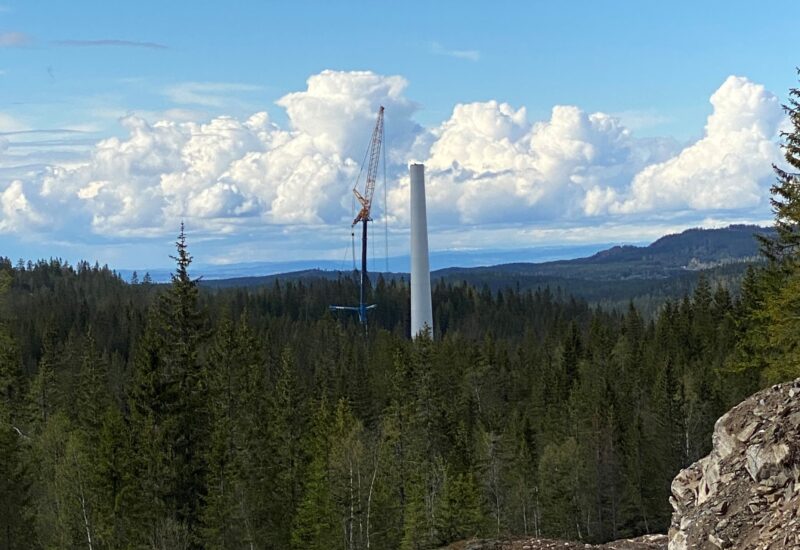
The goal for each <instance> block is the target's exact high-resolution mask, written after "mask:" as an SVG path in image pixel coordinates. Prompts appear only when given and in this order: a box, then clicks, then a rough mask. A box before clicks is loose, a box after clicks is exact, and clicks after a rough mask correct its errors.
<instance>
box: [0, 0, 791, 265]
mask: <svg viewBox="0 0 800 550" xmlns="http://www.w3.org/2000/svg"><path fill="white" fill-rule="evenodd" d="M793 7H795V6H793V3H792V2H788V1H787V2H781V1H774V2H764V3H755V2H740V1H736V0H733V1H732V0H728V1H724V2H722V1H715V0H710V1H705V2H688V1H687V2H684V1H673V2H633V1H628V2H622V1H613V0H612V1H609V2H590V1H573V2H536V1H528V2H510V1H497V2H492V3H490V4H489V3H483V2H469V1H463V0H462V1H460V2H449V1H438V2H413V1H407V2H402V3H399V2H397V3H386V2H305V1H298V2H263V1H259V2H247V1H239V2H226V3H221V2H203V1H194V2H180V1H175V2H163V1H161V2H151V1H145V0H140V1H137V2H135V3H134V2H125V1H120V2H108V1H104V2H94V1H75V2H58V1H43V0H26V1H10V0H0V255H2V256H8V257H11V258H12V259H16V258H25V259H36V258H40V257H61V258H64V259H67V260H69V261H72V262H74V261H77V260H79V259H87V260H89V261H91V262H94V261H98V262H100V263H101V264H108V265H110V266H111V267H113V268H118V269H132V268H145V267H163V266H168V265H169V264H170V262H171V260H170V259H169V254H170V253H171V251H172V244H171V243H172V242H173V241H174V239H175V235H176V233H177V231H178V228H179V225H180V223H181V221H183V222H185V224H186V230H187V235H188V240H189V244H190V249H191V250H192V252H193V254H194V256H195V258H196V260H197V261H198V262H200V263H201V264H205V265H232V264H240V263H246V262H265V261H272V262H287V261H299V260H334V259H337V258H341V257H343V255H344V256H346V255H347V254H348V253H349V252H348V251H349V250H351V236H350V225H349V224H350V221H351V220H352V218H353V201H352V193H351V189H352V187H353V184H354V182H355V179H356V176H357V175H358V171H359V168H360V165H361V160H362V158H363V155H364V151H365V150H366V147H367V144H368V140H369V137H370V133H371V130H372V126H373V125H374V121H375V116H376V112H377V109H378V107H379V106H380V105H384V106H385V107H386V147H387V155H386V159H387V163H386V164H387V165H386V170H385V174H386V180H385V185H384V181H383V178H381V181H379V187H378V189H377V191H376V205H375V207H374V209H373V217H374V218H375V223H374V224H373V233H374V232H375V231H378V234H379V237H378V238H377V239H373V240H377V241H378V249H377V250H376V251H375V252H373V255H375V256H379V257H380V256H383V255H385V246H384V245H385V243H382V242H380V241H382V240H383V232H384V231H386V232H388V249H389V256H392V257H394V256H402V255H404V254H405V253H406V251H407V248H408V174H407V166H408V163H409V162H424V163H425V165H426V176H427V199H428V218H429V220H428V221H429V229H430V243H431V248H432V250H434V251H438V252H445V251H470V250H475V251H486V250H515V249H520V250H524V249H530V248H532V247H544V246H547V247H552V246H561V245H564V246H576V245H580V246H584V245H587V244H593V243H594V244H598V243H631V242H634V243H641V242H647V241H651V240H654V239H656V238H657V237H659V236H661V235H663V234H665V233H670V232H676V231H680V230H682V229H685V228H688V227H696V226H703V227H718V226H723V225H727V224H729V223H741V222H746V223H768V222H769V220H770V218H771V213H770V207H769V187H770V185H771V183H772V181H773V180H774V178H773V174H772V169H771V165H772V163H780V160H781V151H780V137H779V132H780V131H781V129H782V128H783V129H785V128H786V124H787V122H786V120H785V116H784V114H783V113H782V110H781V103H782V102H784V101H785V99H786V96H787V93H788V90H789V88H790V87H792V86H795V85H796V84H797V78H796V73H795V66H797V65H798V64H800V59H799V58H798V57H797V56H796V54H795V55H793V53H794V52H796V51H797V48H796V44H795V43H794V39H795V36H796V28H797V24H798V16H797V15H796V12H797V10H796V9H792V8H793ZM519 259H520V260H524V259H525V258H524V257H520V258H519Z"/></svg>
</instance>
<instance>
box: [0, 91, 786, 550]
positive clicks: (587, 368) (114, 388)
mask: <svg viewBox="0 0 800 550" xmlns="http://www.w3.org/2000/svg"><path fill="white" fill-rule="evenodd" d="M790 97H791V101H790V106H789V108H788V114H789V117H790V120H791V122H792V123H793V124H794V128H795V131H794V133H791V134H787V135H786V136H785V152H786V160H787V162H788V163H789V164H790V165H791V166H792V167H794V168H797V169H800V131H798V130H799V129H800V110H798V104H797V99H798V98H800V91H798V90H793V91H792V94H791V96H790ZM776 172H777V180H776V183H775V185H774V187H773V207H774V211H775V230H776V233H775V236H774V237H764V238H763V239H762V251H763V254H764V257H765V262H764V263H763V265H760V266H759V267H756V268H752V269H750V270H749V271H748V273H747V275H746V276H745V277H744V280H743V282H742V285H741V288H740V289H731V288H728V287H727V286H726V285H725V284H722V283H720V282H718V281H714V280H710V279H707V278H701V279H700V280H699V282H698V283H697V285H696V287H695V289H694V290H693V291H692V293H691V294H689V295H686V296H684V297H683V298H681V299H678V300H670V301H666V302H665V303H664V304H663V305H662V306H661V307H660V308H659V310H658V312H657V314H656V315H654V316H652V317H644V316H642V315H641V314H640V313H639V312H637V310H636V308H635V307H634V306H633V305H631V306H629V307H627V308H623V309H622V310H621V311H620V310H617V309H603V308H601V307H599V306H590V305H589V304H588V303H586V302H585V301H582V300H578V299H575V298H572V297H570V296H569V295H567V294H565V293H563V292H560V291H558V289H552V288H546V287H543V288H537V289H527V290H517V289H516V288H514V286H513V285H511V286H508V287H506V288H503V289H501V290H496V291H495V290H491V289H489V288H488V287H483V288H476V287H474V286H471V285H469V284H467V283H444V282H442V283H440V284H438V285H437V286H436V287H435V289H434V294H433V301H434V319H435V326H434V327H433V338H431V337H430V335H428V336H422V337H419V338H417V339H415V340H413V341H412V340H410V339H409V338H408V335H407V333H408V325H409V319H408V309H409V307H408V289H407V286H405V285H404V284H403V283H402V282H399V281H388V282H387V281H384V280H381V279H378V280H376V281H374V284H373V286H372V288H371V295H372V301H374V302H375V303H378V304H379V307H378V309H377V310H375V312H374V313H371V315H372V317H371V320H370V323H369V326H368V330H367V331H366V332H365V331H364V330H363V329H362V327H361V326H360V325H358V324H357V323H356V321H355V319H353V318H348V317H346V316H333V315H332V314H331V313H330V312H329V311H328V310H327V306H328V304H331V303H343V302H344V303H346V301H348V300H352V299H353V297H354V296H355V295H356V293H357V287H356V282H355V280H354V279H350V278H340V279H338V280H335V281H330V280H316V281H304V282H297V283H293V282H275V283H273V284H272V285H271V286H262V287H258V288H224V289H213V288H201V287H200V285H199V281H198V280H197V279H195V278H192V275H191V262H192V257H191V255H190V252H189V247H188V243H187V237H186V234H185V233H184V232H183V229H181V232H180V234H179V236H178V239H177V242H176V251H175V256H174V259H175V264H176V265H175V272H174V275H173V279H172V282H171V284H168V285H155V284H152V283H151V282H149V281H147V280H146V279H143V280H142V281H141V282H140V281H135V282H126V281H123V280H122V279H121V278H120V277H118V276H117V275H115V273H114V272H113V271H111V270H109V269H108V268H106V267H100V266H97V265H94V266H92V265H90V264H88V263H79V264H78V265H76V266H70V265H68V264H67V263H65V262H62V261H59V260H50V261H39V262H35V263H34V262H28V263H25V262H22V261H20V262H17V263H16V264H15V263H13V262H12V261H11V260H10V259H7V258H4V259H2V260H0V295H2V298H1V300H2V303H1V304H0V318H1V319H2V323H0V495H1V497H0V548H2V549H12V548H14V549H16V548H41V549H49V548H58V549H62V548H89V549H90V550H95V549H105V548H115V549H116V548H156V549H165V550H166V549H199V548H209V549H210V548H250V549H267V548H270V549H285V548H295V549H329V548H341V549H344V550H355V549H372V548H374V549H395V548H403V549H421V548H432V547H437V546H440V545H443V544H446V543H448V542H450V541H455V540H459V539H465V538H470V537H475V536H478V537H498V536H505V535H524V534H528V535H537V536H548V537H555V538H563V539H573V540H584V541H590V542H591V541H606V540H611V539H615V538H620V537H624V536H628V535H637V534H642V533H652V532H664V531H665V530H666V528H667V526H668V522H669V518H670V513H671V509H670V505H669V502H668V497H669V485H670V481H671V480H672V478H673V476H674V475H675V474H676V473H677V472H678V471H679V470H680V469H681V468H682V467H685V466H687V465H688V464H690V463H692V462H693V461H695V460H697V459H699V458H700V457H702V456H703V455H705V454H706V453H707V452H708V450H709V448H710V445H711V432H712V428H713V425H714V422H715V420H716V419H717V418H718V417H719V416H720V415H721V414H722V413H724V412H725V411H726V410H727V409H728V408H729V407H731V406H732V405H734V404H735V403H737V402H739V401H740V400H741V399H743V398H744V397H745V396H747V395H749V394H750V393H752V392H753V391H754V390H756V389H757V388H760V387H762V386H764V385H767V384H770V383H773V382H776V381H779V380H784V379H787V378H793V377H796V376H798V375H800V348H799V347H798V346H797V345H796V342H797V334H798V332H799V331H800V314H799V313H800V230H799V229H798V228H799V227H800V225H798V223H799V222H800V178H798V175H797V174H795V173H790V172H785V171H783V170H781V169H777V168H776ZM734 290H735V291H734Z"/></svg>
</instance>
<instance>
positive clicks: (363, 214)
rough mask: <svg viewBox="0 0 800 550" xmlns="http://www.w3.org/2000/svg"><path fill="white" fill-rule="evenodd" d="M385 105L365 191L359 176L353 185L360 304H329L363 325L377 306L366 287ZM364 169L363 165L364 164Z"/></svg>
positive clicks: (370, 153)
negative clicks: (358, 240) (369, 300)
mask: <svg viewBox="0 0 800 550" xmlns="http://www.w3.org/2000/svg"><path fill="white" fill-rule="evenodd" d="M383 139H384V134H383V106H381V108H380V109H378V120H377V121H376V122H375V128H374V129H373V130H372V138H371V139H370V142H369V148H368V149H367V154H366V156H365V160H366V161H368V164H367V174H366V176H367V177H366V183H365V185H364V192H363V193H361V192H360V191H359V190H358V183H359V179H360V177H359V178H357V179H356V183H355V185H354V186H353V195H355V197H356V199H357V200H358V202H359V204H360V205H361V209H360V210H359V212H358V215H357V216H356V217H355V219H353V224H352V226H351V227H355V226H356V225H357V224H358V223H361V273H360V281H359V303H358V306H329V307H330V309H331V310H332V311H339V310H345V311H355V312H357V313H358V319H359V321H360V322H361V324H362V325H365V326H366V324H367V311H368V310H370V309H373V308H375V307H376V305H375V304H372V305H367V303H366V287H367V285H368V283H369V279H368V278H367V223H368V222H371V221H372V218H371V217H370V212H371V210H372V197H373V196H374V195H375V182H376V180H377V179H378V165H379V164H380V159H381V147H382V146H383ZM362 169H363V166H362ZM359 176H360V175H359Z"/></svg>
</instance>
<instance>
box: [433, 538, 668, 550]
mask: <svg viewBox="0 0 800 550" xmlns="http://www.w3.org/2000/svg"><path fill="white" fill-rule="evenodd" d="M551 548H552V549H557V550H666V548H667V537H666V536H665V535H645V536H643V537H638V538H635V539H623V540H618V541H614V542H607V543H606V544H598V545H593V544H585V543H583V542H566V541H563V540H550V539H536V538H525V539H515V540H470V541H461V542H457V543H454V544H451V545H450V546H448V547H447V548H446V550H549V549H551Z"/></svg>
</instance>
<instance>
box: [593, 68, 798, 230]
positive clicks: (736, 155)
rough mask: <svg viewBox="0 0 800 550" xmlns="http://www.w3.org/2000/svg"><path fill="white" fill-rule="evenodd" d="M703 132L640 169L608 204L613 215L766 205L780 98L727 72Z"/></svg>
mask: <svg viewBox="0 0 800 550" xmlns="http://www.w3.org/2000/svg"><path fill="white" fill-rule="evenodd" d="M711 105H712V106H713V109H714V110H713V112H712V113H711V115H710V116H709V117H708V122H707V124H706V128H705V136H704V137H703V138H702V139H700V140H699V141H698V142H696V143H694V144H693V145H691V146H689V147H686V148H685V149H683V150H682V151H681V152H680V153H679V154H678V155H676V156H674V157H672V158H670V159H669V160H667V161H665V162H661V163H656V164H652V165H650V166H647V167H646V168H644V169H643V170H642V171H641V172H640V173H638V174H637V175H636V177H635V178H634V179H633V181H632V183H631V186H630V189H629V190H628V192H627V193H626V196H625V197H624V198H622V199H620V200H616V201H614V202H613V203H610V204H608V206H609V210H610V211H611V212H612V213H617V214H629V213H636V212H647V211H652V210H655V209H659V210H665V209H666V210H679V209H689V210H718V209H738V208H744V207H757V206H759V205H761V204H764V203H766V201H767V193H766V189H767V188H768V184H769V182H770V181H771V180H772V177H773V173H772V169H771V164H772V163H774V162H777V161H778V160H779V157H780V149H779V147H778V144H777V141H776V134H777V132H778V126H779V125H780V123H781V121H782V119H783V115H782V112H781V107H780V103H779V101H778V98H777V97H776V96H775V95H773V94H772V93H770V92H768V91H767V90H766V89H764V86H762V85H760V84H754V83H753V82H750V81H749V80H748V79H746V78H743V77H738V76H731V77H728V79H727V80H726V81H725V82H724V83H723V84H722V86H720V88H719V89H718V90H717V91H716V92H714V95H712V96H711Z"/></svg>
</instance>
